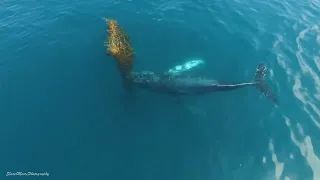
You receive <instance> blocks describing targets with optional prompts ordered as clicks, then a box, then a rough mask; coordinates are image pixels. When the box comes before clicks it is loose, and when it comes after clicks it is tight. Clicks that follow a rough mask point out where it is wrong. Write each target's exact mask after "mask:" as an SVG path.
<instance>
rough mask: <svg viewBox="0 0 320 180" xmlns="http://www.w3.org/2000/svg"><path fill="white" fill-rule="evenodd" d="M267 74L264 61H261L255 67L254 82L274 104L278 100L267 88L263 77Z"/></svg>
mask: <svg viewBox="0 0 320 180" xmlns="http://www.w3.org/2000/svg"><path fill="white" fill-rule="evenodd" d="M266 75H267V66H266V65H265V64H264V63H261V64H259V65H258V66H257V68H256V73H255V76H254V79H253V81H254V83H255V86H256V88H258V89H259V90H260V91H261V92H262V93H263V94H264V95H265V96H266V97H267V98H269V99H270V100H271V101H273V102H274V103H275V104H277V105H278V104H279V100H278V98H277V97H276V95H275V94H274V93H273V92H272V90H271V89H270V88H269V86H268V85H267V83H266V82H265V77H266Z"/></svg>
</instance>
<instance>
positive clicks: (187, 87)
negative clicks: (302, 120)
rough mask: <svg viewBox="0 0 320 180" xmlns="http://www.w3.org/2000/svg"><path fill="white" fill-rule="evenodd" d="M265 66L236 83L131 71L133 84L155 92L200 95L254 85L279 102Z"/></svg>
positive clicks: (262, 65) (275, 101) (260, 66)
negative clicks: (269, 85) (245, 79)
mask: <svg viewBox="0 0 320 180" xmlns="http://www.w3.org/2000/svg"><path fill="white" fill-rule="evenodd" d="M266 73H267V67H266V65H265V64H263V63H261V64H259V65H258V66H257V68H256V73H255V76H254V79H253V81H251V82H244V83H237V84H221V83H219V82H217V81H216V80H212V79H206V78H203V77H192V76H187V75H173V74H170V73H155V72H150V71H143V72H133V73H132V76H131V80H132V83H133V86H138V87H140V88H146V89H150V90H153V91H157V92H162V93H169V94H178V95H202V94H208V93H212V92H217V91H230V90H235V89H238V88H243V87H247V86H254V87H256V88H257V89H258V90H260V91H261V92H262V93H263V94H264V95H265V96H266V97H268V98H269V99H270V100H272V101H273V102H274V103H276V104H279V101H278V99H277V97H276V96H275V95H274V94H273V92H272V91H271V89H270V88H269V87H268V85H267V84H266V82H265V80H264V79H265V76H266Z"/></svg>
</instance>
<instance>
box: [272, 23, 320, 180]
mask: <svg viewBox="0 0 320 180" xmlns="http://www.w3.org/2000/svg"><path fill="white" fill-rule="evenodd" d="M313 41H314V43H313V44H312V42H313ZM284 43H285V42H284V40H283V38H282V36H281V35H278V39H277V40H276V42H275V43H274V48H275V49H276V56H277V61H278V64H279V65H280V66H281V67H282V68H283V69H284V70H285V73H286V74H287V77H288V82H291V81H293V87H292V91H293V94H294V96H295V97H296V98H297V99H298V100H299V101H300V102H301V103H302V107H301V109H302V110H303V111H304V112H305V113H306V114H307V115H308V116H309V117H310V118H309V119H310V120H311V121H312V124H314V125H315V127H317V128H319V129H320V109H319V108H318V107H320V104H319V100H320V78H319V74H317V72H319V71H320V62H319V59H320V58H319V54H320V51H317V49H319V47H320V26H318V25H314V26H312V27H309V28H306V29H304V30H302V31H301V32H299V35H298V36H297V37H296V44H297V51H296V52H295V55H296V57H297V60H298V65H299V67H300V69H301V71H293V69H294V67H292V66H293V65H292V64H290V63H289V62H290V61H289V60H288V59H286V58H287V56H286V54H285V53H284V52H283V50H282V49H281V48H280V47H279V45H280V44H284ZM291 61H292V60H291ZM292 63H294V62H292ZM310 83H312V84H314V88H312V86H311V88H310ZM307 87H308V88H307ZM284 114H286V115H283V119H284V120H285V124H286V126H287V128H288V129H289V131H290V138H291V141H292V142H293V144H294V145H295V146H296V147H297V148H299V150H300V152H301V155H302V156H303V157H304V158H305V160H306V161H307V163H308V165H309V166H310V168H311V169H312V171H313V180H317V179H320V159H319V157H318V156H317V155H316V153H315V152H314V150H313V144H312V139H311V137H310V136H308V135H305V133H304V130H303V127H302V125H301V123H299V121H307V120H308V119H295V120H296V122H297V123H296V128H297V129H298V132H295V131H294V129H293V128H292V126H293V125H292V121H291V120H290V118H289V116H288V115H287V114H290V113H284ZM303 124H305V122H304V123H303ZM298 139H302V140H298ZM292 158H293V156H292ZM275 165H276V169H277V166H278V168H279V166H280V167H282V168H283V166H284V164H281V163H280V164H279V165H277V164H275ZM281 172H282V171H281ZM277 173H278V172H277V171H276V174H277ZM277 179H279V176H277Z"/></svg>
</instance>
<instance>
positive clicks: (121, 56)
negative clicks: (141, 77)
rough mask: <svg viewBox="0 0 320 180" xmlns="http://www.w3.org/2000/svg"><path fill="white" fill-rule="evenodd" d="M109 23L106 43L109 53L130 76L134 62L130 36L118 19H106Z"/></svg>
mask: <svg viewBox="0 0 320 180" xmlns="http://www.w3.org/2000/svg"><path fill="white" fill-rule="evenodd" d="M105 21H106V23H107V33H108V38H107V40H106V41H105V43H104V45H105V46H106V47H107V52H106V53H107V54H108V55H111V56H113V57H114V58H115V60H116V61H117V64H118V68H119V70H120V73H121V74H122V75H123V76H124V78H127V77H129V76H130V74H131V71H132V68H133V63H134V50H133V48H132V46H131V44H130V38H129V36H128V35H127V34H125V32H124V31H123V29H122V28H121V27H120V26H119V24H118V23H117V21H116V20H112V19H105Z"/></svg>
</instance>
